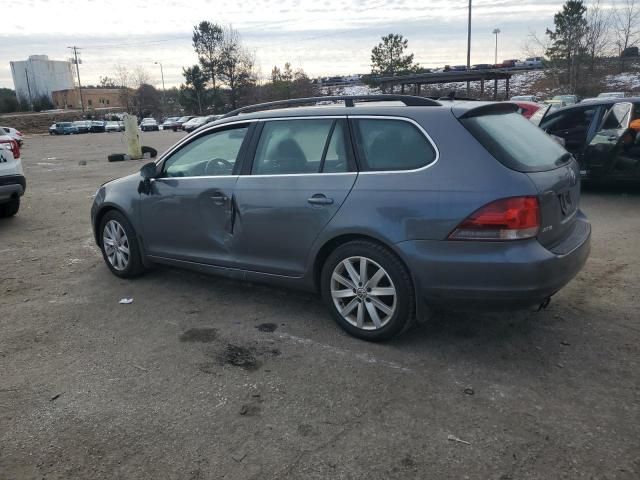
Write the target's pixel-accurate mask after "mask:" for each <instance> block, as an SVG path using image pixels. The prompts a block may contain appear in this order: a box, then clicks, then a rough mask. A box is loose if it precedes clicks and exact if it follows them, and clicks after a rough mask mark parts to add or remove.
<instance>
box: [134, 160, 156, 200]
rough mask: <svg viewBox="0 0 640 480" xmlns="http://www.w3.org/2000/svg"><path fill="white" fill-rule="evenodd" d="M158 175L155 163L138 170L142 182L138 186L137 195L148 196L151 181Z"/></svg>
mask: <svg viewBox="0 0 640 480" xmlns="http://www.w3.org/2000/svg"><path fill="white" fill-rule="evenodd" d="M157 175H158V166H157V165H156V164H155V162H149V163H147V164H145V165H143V166H142V168H141V169H140V176H141V177H142V180H141V181H140V183H139V184H138V193H144V194H145V195H149V194H150V193H151V179H153V178H156V176H157Z"/></svg>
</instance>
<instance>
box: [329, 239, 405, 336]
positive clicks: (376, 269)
mask: <svg viewBox="0 0 640 480" xmlns="http://www.w3.org/2000/svg"><path fill="white" fill-rule="evenodd" d="M321 290H322V298H323V300H324V302H325V304H326V306H327V307H328V308H329V310H330V311H331V314H332V315H333V317H334V319H335V320H336V322H337V323H338V325H340V326H341V327H342V328H343V329H344V330H346V331H347V332H348V333H350V334H351V335H353V336H355V337H358V338H361V339H363V340H370V341H381V340H388V339H390V338H392V337H393V336H395V335H397V334H398V333H400V332H402V331H403V330H405V329H407V328H408V327H409V326H410V325H411V324H412V323H413V319H414V317H415V314H414V310H415V307H414V306H415V299H414V289H413V284H412V282H411V277H410V275H409V272H408V271H407V268H406V267H405V265H404V264H403V263H402V261H401V260H400V259H399V258H398V257H397V256H396V255H394V254H393V253H392V252H390V251H389V250H388V249H387V248H385V247H383V246H381V245H379V244H377V243H374V242H370V241H367V240H358V241H353V242H349V243H346V244H344V245H341V246H340V247H338V248H337V249H336V250H335V251H334V252H333V253H332V254H331V255H330V256H329V258H328V259H327V261H326V262H325V264H324V267H323V269H322V276H321Z"/></svg>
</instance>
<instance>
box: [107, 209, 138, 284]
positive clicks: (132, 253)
mask: <svg viewBox="0 0 640 480" xmlns="http://www.w3.org/2000/svg"><path fill="white" fill-rule="evenodd" d="M99 232H100V249H101V250H102V257H103V258H104V261H105V263H106V264H107V267H109V270H111V272H112V273H113V274H114V275H116V276H118V277H121V278H132V277H136V276H138V275H140V274H141V273H142V272H143V271H144V265H143V264H142V259H141V255H140V248H139V246H138V240H137V238H136V233H135V230H134V229H133V226H132V225H131V223H129V220H127V218H126V217H125V216H124V215H122V214H121V213H120V212H118V211H116V210H111V211H109V212H107V213H106V214H105V215H104V217H103V218H102V221H101V222H100V230H99Z"/></svg>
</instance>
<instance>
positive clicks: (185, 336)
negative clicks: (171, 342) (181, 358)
mask: <svg viewBox="0 0 640 480" xmlns="http://www.w3.org/2000/svg"><path fill="white" fill-rule="evenodd" d="M216 338H218V330H217V329H215V328H211V327H204V328H190V329H189V330H187V331H186V332H184V333H182V335H180V341H181V342H200V343H210V342H213V341H214V340H215V339H216Z"/></svg>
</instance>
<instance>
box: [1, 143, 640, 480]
mask: <svg viewBox="0 0 640 480" xmlns="http://www.w3.org/2000/svg"><path fill="white" fill-rule="evenodd" d="M143 135H144V137H143V140H144V144H147V145H151V146H154V147H156V148H158V149H159V150H162V149H164V148H166V147H168V146H169V145H170V144H172V143H173V142H175V141H176V140H177V139H178V138H179V137H180V136H181V134H180V133H174V132H153V133H147V134H143ZM25 143H26V145H25V147H24V151H23V160H24V167H25V172H26V175H27V178H28V191H27V194H26V195H25V197H24V198H23V205H22V209H21V210H20V213H19V214H18V215H17V216H16V217H15V218H13V219H11V220H6V221H1V222H0V479H3V480H4V479H36V478H37V479H42V478H46V479H70V478H78V479H88V478H91V479H114V478H121V479H143V478H145V479H146V478H153V479H193V480H195V479H218V478H227V479H239V478H243V479H245V478H253V479H270V478H283V479H284V478H301V479H302V478H304V479H315V478H318V479H320V478H331V479H378V478H381V479H386V478H394V479H444V478H460V479H502V480H505V479H561V478H567V479H574V478H586V479H614V478H619V479H638V478H640V355H639V354H640V315H639V314H638V307H639V306H640V298H639V297H640V288H638V285H640V255H638V246H639V245H640V243H639V238H640V190H636V191H627V190H598V191H590V192H589V191H587V192H585V193H584V195H583V209H584V211H585V212H586V213H587V215H588V216H589V217H590V219H591V221H592V223H593V249H592V254H591V258H590V260H589V262H588V264H587V266H586V268H585V270H584V271H583V272H582V273H581V274H580V275H579V276H578V277H577V278H576V279H575V280H574V281H573V282H572V283H571V284H570V285H568V286H567V287H566V288H565V289H564V290H562V291H561V292H560V293H559V294H558V295H557V296H556V297H554V299H553V301H552V302H551V305H550V306H549V307H548V309H547V310H545V311H542V312H539V313H534V312H518V313H513V314H487V313H482V314H481V313H477V314H454V313H440V314H438V316H437V317H436V318H435V319H433V320H432V321H431V322H430V323H427V324H425V325H423V326H421V327H419V328H417V329H415V330H413V331H411V332H409V334H407V335H405V336H404V337H402V338H400V339H397V340H395V341H392V342H389V343H383V344H371V343H366V342H363V341H359V340H356V339H353V338H351V337H349V336H347V335H346V334H345V333H343V332H342V331H341V330H340V329H339V328H338V327H337V325H336V324H334V322H333V321H332V320H331V318H330V317H329V315H328V313H327V312H326V311H325V309H324V308H323V306H322V304H321V303H320V301H319V299H318V298H316V297H314V296H312V295H308V294H300V293H297V292H291V291H287V290H279V289H275V288H271V287H266V286H260V285H250V284H245V283H238V282H233V281H228V280H224V279H220V278H215V277H207V276H203V275H199V274H195V273H191V272H186V271H180V270H176V269H169V268H157V269H155V270H154V271H152V272H150V273H149V274H147V275H145V276H144V277H142V278H140V279H137V280H135V281H125V280H120V279H118V278H116V277H115V276H113V275H112V274H111V273H110V272H109V271H108V269H107V268H106V266H105V265H104V264H103V261H102V258H101V256H100V255H99V252H98V249H97V248H96V246H95V245H94V243H93V239H92V235H91V227H90V222H89V209H90V205H91V202H92V195H93V193H94V192H95V190H96V188H97V187H98V186H99V185H100V184H101V183H103V182H105V181H107V180H109V179H111V178H114V177H118V176H121V175H124V174H127V173H130V172H132V171H135V170H137V169H138V168H139V167H140V165H141V163H142V162H134V161H131V162H124V163H108V162H107V161H106V156H107V154H108V153H112V152H119V151H123V150H124V148H125V146H124V143H123V142H122V139H121V136H120V134H90V135H78V136H72V137H44V136H40V137H33V138H29V139H27V140H26V142H25ZM84 162H86V164H83V163H84ZM124 297H127V298H129V297H130V298H133V299H134V301H133V303H132V304H130V305H121V304H119V303H118V302H119V300H120V299H121V298H124ZM455 439H458V440H459V441H457V440H455Z"/></svg>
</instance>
